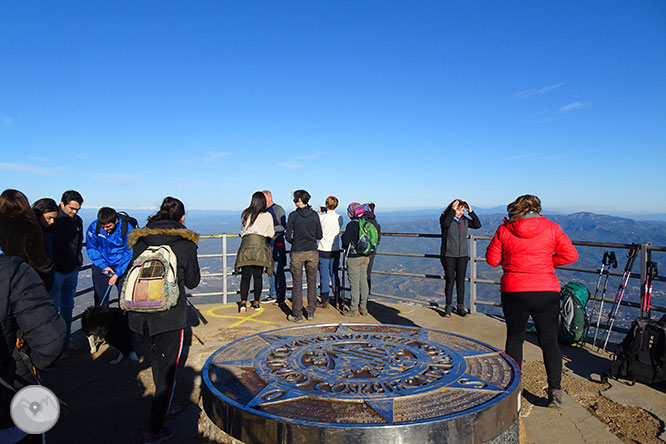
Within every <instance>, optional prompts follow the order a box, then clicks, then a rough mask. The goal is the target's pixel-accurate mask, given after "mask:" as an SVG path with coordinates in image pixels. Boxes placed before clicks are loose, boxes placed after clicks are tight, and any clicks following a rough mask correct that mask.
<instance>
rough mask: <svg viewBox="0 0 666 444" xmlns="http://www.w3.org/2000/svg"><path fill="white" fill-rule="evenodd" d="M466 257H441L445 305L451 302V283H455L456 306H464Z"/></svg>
mask: <svg viewBox="0 0 666 444" xmlns="http://www.w3.org/2000/svg"><path fill="white" fill-rule="evenodd" d="M468 260H469V258H468V257H466V256H465V257H448V256H446V257H443V258H442V267H444V277H445V278H446V287H445V289H444V291H445V294H446V305H451V304H452V302H453V283H454V282H455V283H456V292H457V298H458V305H465V274H467V261H468Z"/></svg>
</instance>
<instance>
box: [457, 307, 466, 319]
mask: <svg viewBox="0 0 666 444" xmlns="http://www.w3.org/2000/svg"><path fill="white" fill-rule="evenodd" d="M456 313H458V316H461V317H465V316H467V309H466V308H465V306H464V305H462V304H458V305H457V306H456Z"/></svg>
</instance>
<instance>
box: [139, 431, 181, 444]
mask: <svg viewBox="0 0 666 444" xmlns="http://www.w3.org/2000/svg"><path fill="white" fill-rule="evenodd" d="M175 434H176V431H175V430H174V429H173V428H170V427H162V428H161V429H160V431H159V432H157V433H153V432H146V433H144V434H143V442H144V443H145V444H157V443H160V442H164V441H166V440H167V439H170V438H172V437H173V435H175Z"/></svg>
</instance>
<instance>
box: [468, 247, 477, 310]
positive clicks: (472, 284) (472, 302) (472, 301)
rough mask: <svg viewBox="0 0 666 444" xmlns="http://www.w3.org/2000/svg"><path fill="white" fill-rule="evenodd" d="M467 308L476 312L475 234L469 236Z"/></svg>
mask: <svg viewBox="0 0 666 444" xmlns="http://www.w3.org/2000/svg"><path fill="white" fill-rule="evenodd" d="M469 256H470V264H469V310H470V313H472V314H474V313H476V236H475V235H473V234H471V235H470V236H469Z"/></svg>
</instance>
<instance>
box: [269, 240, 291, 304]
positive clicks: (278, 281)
mask: <svg viewBox="0 0 666 444" xmlns="http://www.w3.org/2000/svg"><path fill="white" fill-rule="evenodd" d="M270 245H271V249H272V250H273V263H274V264H275V270H273V277H270V276H269V278H268V283H269V290H268V295H269V296H273V297H274V298H275V299H277V300H278V301H284V300H285V297H286V295H287V279H286V277H285V275H284V267H286V266H287V249H286V248H285V246H284V240H280V241H278V242H277V243H276V242H275V240H272V241H271V244H270Z"/></svg>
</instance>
